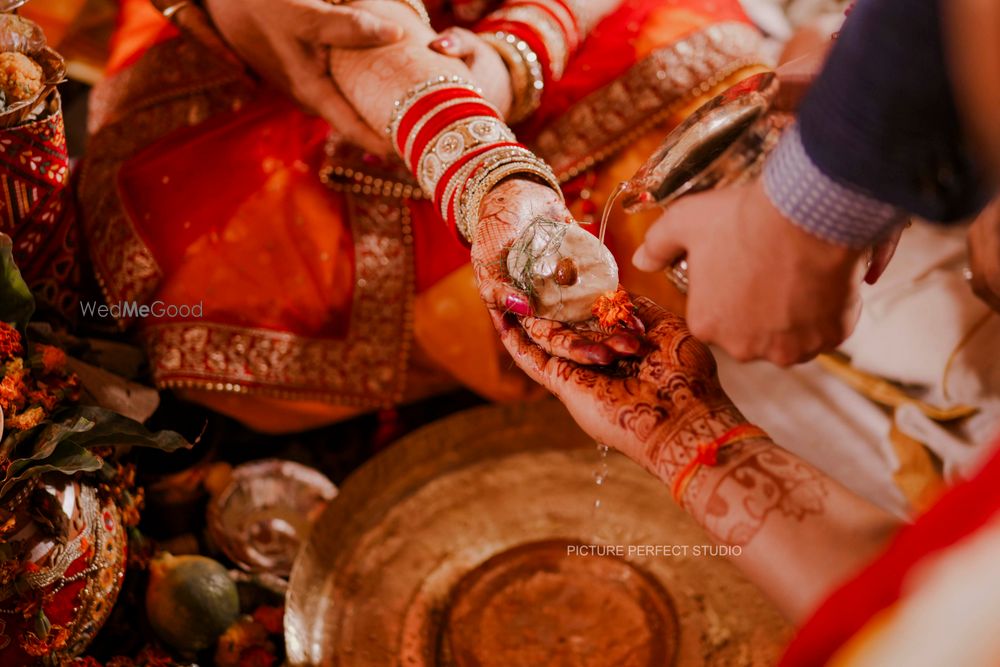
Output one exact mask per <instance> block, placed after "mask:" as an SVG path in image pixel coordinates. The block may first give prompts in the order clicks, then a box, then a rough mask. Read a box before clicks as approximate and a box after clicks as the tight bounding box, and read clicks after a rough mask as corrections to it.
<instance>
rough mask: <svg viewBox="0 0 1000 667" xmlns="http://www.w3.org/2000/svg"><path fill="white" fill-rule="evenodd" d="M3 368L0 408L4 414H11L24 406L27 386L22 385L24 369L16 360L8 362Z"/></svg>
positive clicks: (0, 383)
mask: <svg viewBox="0 0 1000 667" xmlns="http://www.w3.org/2000/svg"><path fill="white" fill-rule="evenodd" d="M5 370H6V372H5V373H4V376H3V379H2V380H0V408H3V411H4V414H13V413H14V412H16V411H18V410H20V409H21V408H23V407H24V405H25V399H26V395H27V387H25V386H24V378H23V375H24V371H23V370H22V369H21V368H20V364H19V363H18V362H17V361H13V362H8V364H7V367H6V369H5Z"/></svg>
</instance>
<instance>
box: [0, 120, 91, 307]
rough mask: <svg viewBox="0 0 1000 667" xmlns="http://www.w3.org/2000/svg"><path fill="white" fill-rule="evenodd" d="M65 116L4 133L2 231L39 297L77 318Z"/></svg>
mask: <svg viewBox="0 0 1000 667" xmlns="http://www.w3.org/2000/svg"><path fill="white" fill-rule="evenodd" d="M75 220H76V218H75V209H74V204H73V195H72V191H71V188H70V187H69V157H68V156H67V153H66V135H65V132H64V131H63V117H62V112H61V111H56V112H55V113H52V114H50V115H48V116H47V117H46V118H44V119H41V120H36V121H34V122H32V123H27V124H24V125H19V126H16V127H12V128H7V129H3V130H0V232H3V233H5V234H7V235H8V236H10V237H11V239H12V240H13V243H14V245H13V255H14V261H15V262H17V265H18V268H19V269H20V271H21V275H22V276H23V277H24V280H25V282H26V283H27V284H28V286H29V287H30V288H31V290H32V292H34V293H35V296H36V298H38V299H39V300H40V301H41V302H44V303H46V304H47V305H50V306H52V307H53V308H55V309H56V310H58V311H59V312H61V313H62V314H63V316H65V317H68V318H73V317H75V316H76V314H77V303H78V301H79V293H78V288H79V285H80V273H79V268H78V266H79V256H78V254H79V253H78V247H79V242H78V239H77V230H76V224H75Z"/></svg>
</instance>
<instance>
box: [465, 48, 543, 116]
mask: <svg viewBox="0 0 1000 667" xmlns="http://www.w3.org/2000/svg"><path fill="white" fill-rule="evenodd" d="M480 38H482V39H483V40H484V41H485V42H486V43H487V44H489V45H490V46H492V47H493V48H494V50H496V52H497V53H498V54H499V55H500V58H501V59H503V61H504V63H505V64H506V65H507V71H509V72H510V80H511V89H512V91H513V94H514V95H513V97H514V102H513V104H512V105H511V110H510V114H509V118H508V120H509V121H510V122H511V123H518V122H520V121H522V120H524V119H525V118H527V117H528V116H530V115H531V114H533V113H534V112H535V110H536V109H538V107H539V106H541V103H542V93H543V92H544V90H545V76H544V73H543V72H542V64H541V63H540V62H539V61H538V54H536V53H535V52H534V51H533V50H532V49H531V47H530V46H529V45H528V43H527V42H525V41H524V40H523V39H518V38H517V37H516V36H515V35H511V34H510V33H507V32H504V31H502V30H498V31H496V32H487V33H481V34H480Z"/></svg>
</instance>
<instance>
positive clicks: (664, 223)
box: [632, 202, 685, 271]
mask: <svg viewBox="0 0 1000 667" xmlns="http://www.w3.org/2000/svg"><path fill="white" fill-rule="evenodd" d="M681 204H682V202H678V203H677V204H674V207H673V208H672V209H671V211H670V212H668V213H665V214H664V215H663V216H661V217H660V219H659V220H657V221H656V222H655V223H653V226H652V227H650V228H649V230H648V231H647V232H646V238H645V239H644V240H643V242H642V245H640V246H639V248H638V249H637V250H636V251H635V254H634V255H633V256H632V265H633V266H635V268H637V269H639V270H640V271H662V270H664V269H666V268H667V267H669V266H670V265H672V264H673V263H674V262H675V261H676V260H678V259H680V258H681V257H682V256H683V255H684V252H685V248H684V245H683V243H682V242H681V240H680V237H679V234H678V231H679V230H678V228H677V226H676V220H675V216H674V215H673V212H674V211H676V210H677V208H678V207H680V205H681Z"/></svg>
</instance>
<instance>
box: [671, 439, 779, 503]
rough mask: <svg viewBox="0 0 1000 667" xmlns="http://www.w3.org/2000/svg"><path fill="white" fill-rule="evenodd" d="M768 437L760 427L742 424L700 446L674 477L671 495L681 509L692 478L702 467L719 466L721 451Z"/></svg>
mask: <svg viewBox="0 0 1000 667" xmlns="http://www.w3.org/2000/svg"><path fill="white" fill-rule="evenodd" d="M766 437H767V433H765V432H764V430H763V429H761V428H760V427H759V426H754V425H753V424H740V425H739V426H734V427H733V428H731V429H729V430H728V431H726V432H725V433H723V434H722V435H720V436H719V437H718V438H716V439H715V440H712V441H711V442H704V443H701V444H700V445H698V451H697V452H696V453H695V455H694V456H693V457H692V458H691V460H690V461H688V462H687V464H685V466H684V467H683V468H681V471H680V472H679V473H677V476H676V477H674V483H673V484H672V485H671V493H672V494H673V496H674V500H675V501H677V504H678V505H680V506H681V507H683V506H684V492H685V491H686V490H687V486H688V484H689V483H690V482H691V478H693V477H694V474H695V473H696V472H697V471H698V468H700V467H701V466H708V467H710V468H711V467H715V466H716V465H718V463H719V450H721V449H722V448H724V447H728V446H730V445H734V444H736V443H737V442H741V441H743V440H752V439H754V438H766Z"/></svg>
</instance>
